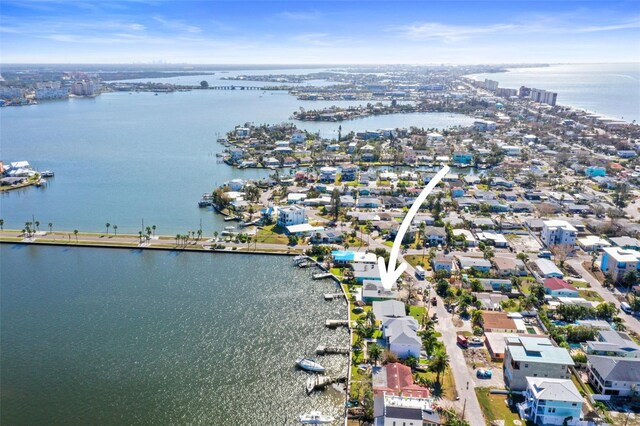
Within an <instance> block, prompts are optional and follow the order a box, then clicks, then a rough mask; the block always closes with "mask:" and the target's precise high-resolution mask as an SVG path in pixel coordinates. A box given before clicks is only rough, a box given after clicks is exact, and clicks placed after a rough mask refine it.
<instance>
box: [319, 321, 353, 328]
mask: <svg viewBox="0 0 640 426" xmlns="http://www.w3.org/2000/svg"><path fill="white" fill-rule="evenodd" d="M324 325H325V326H326V327H329V328H338V327H349V320H326V321H325V323H324Z"/></svg>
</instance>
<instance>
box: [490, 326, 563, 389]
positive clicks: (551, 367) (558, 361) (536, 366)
mask: <svg viewBox="0 0 640 426" xmlns="http://www.w3.org/2000/svg"><path fill="white" fill-rule="evenodd" d="M505 343H506V348H505V355H504V363H503V367H502V368H503V371H504V384H505V386H506V387H508V388H509V389H510V390H512V391H524V390H526V388H527V377H543V378H554V379H570V378H571V373H570V371H569V367H570V366H573V365H574V362H573V360H572V359H571V355H569V352H568V351H567V350H566V349H565V348H560V347H557V346H554V345H553V344H552V343H551V340H549V339H548V338H546V337H545V338H539V337H535V338H534V337H528V336H527V337H524V336H519V335H513V336H509V337H505Z"/></svg>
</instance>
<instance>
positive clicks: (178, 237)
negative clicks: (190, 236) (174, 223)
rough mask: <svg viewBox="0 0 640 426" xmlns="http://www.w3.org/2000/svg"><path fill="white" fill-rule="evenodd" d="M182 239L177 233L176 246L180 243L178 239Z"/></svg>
mask: <svg viewBox="0 0 640 426" xmlns="http://www.w3.org/2000/svg"><path fill="white" fill-rule="evenodd" d="M179 239H180V234H176V246H177V245H178V240H179Z"/></svg>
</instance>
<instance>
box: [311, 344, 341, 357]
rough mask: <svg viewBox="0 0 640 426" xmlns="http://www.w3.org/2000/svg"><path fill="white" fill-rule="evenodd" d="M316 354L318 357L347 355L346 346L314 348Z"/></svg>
mask: <svg viewBox="0 0 640 426" xmlns="http://www.w3.org/2000/svg"><path fill="white" fill-rule="evenodd" d="M316 354H318V355H332V354H337V355H349V347H348V346H325V345H320V346H318V347H317V348H316Z"/></svg>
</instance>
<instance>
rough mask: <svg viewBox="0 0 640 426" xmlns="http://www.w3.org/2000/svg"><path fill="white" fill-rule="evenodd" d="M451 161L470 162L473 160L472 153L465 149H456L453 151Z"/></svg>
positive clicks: (457, 162) (458, 162)
mask: <svg viewBox="0 0 640 426" xmlns="http://www.w3.org/2000/svg"><path fill="white" fill-rule="evenodd" d="M453 162H454V163H456V164H471V163H472V162H473V154H471V153H470V152H466V151H456V152H454V153H453Z"/></svg>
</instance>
